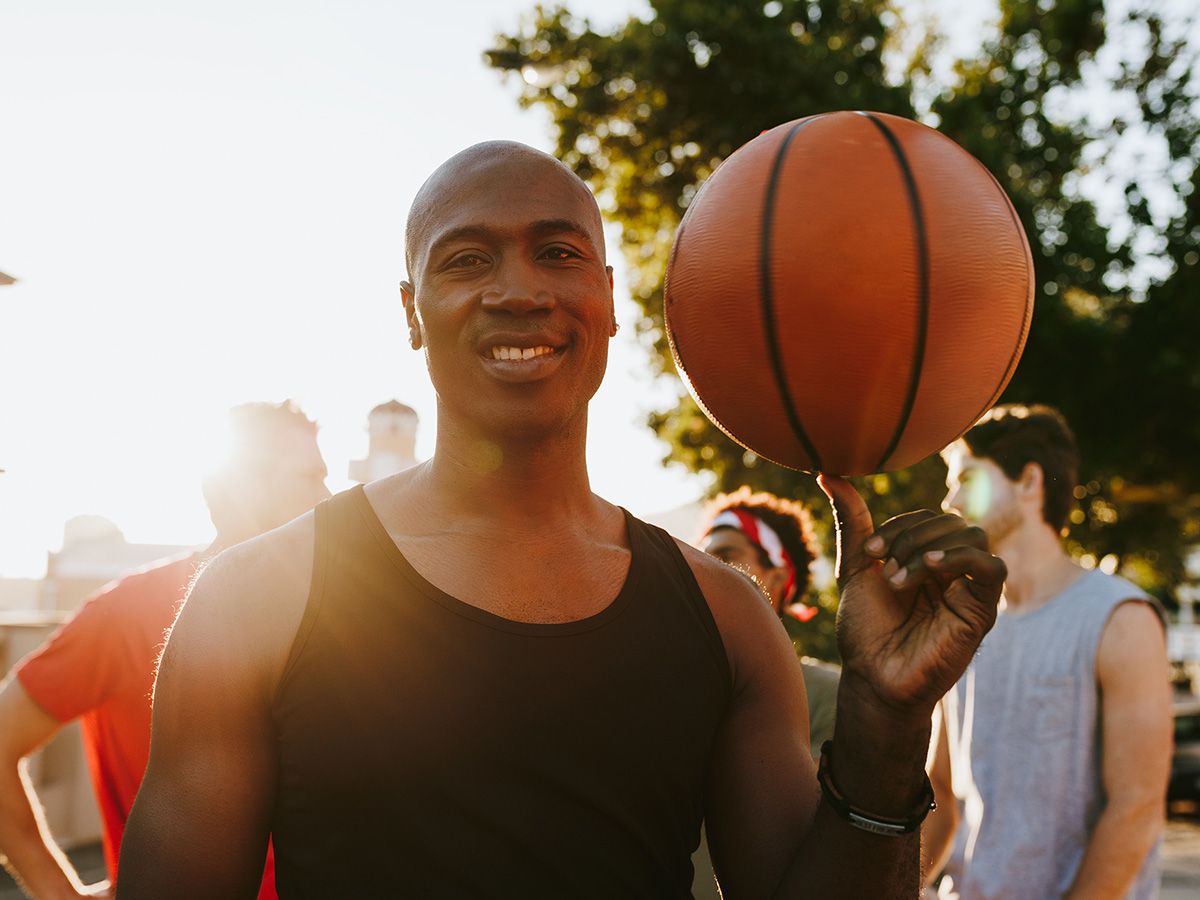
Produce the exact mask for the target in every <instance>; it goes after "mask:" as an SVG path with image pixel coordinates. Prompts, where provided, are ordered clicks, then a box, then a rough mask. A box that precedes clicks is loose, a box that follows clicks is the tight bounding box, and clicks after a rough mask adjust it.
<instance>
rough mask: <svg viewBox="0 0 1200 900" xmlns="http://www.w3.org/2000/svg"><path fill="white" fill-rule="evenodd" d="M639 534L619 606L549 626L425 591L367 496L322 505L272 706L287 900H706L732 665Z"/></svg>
mask: <svg viewBox="0 0 1200 900" xmlns="http://www.w3.org/2000/svg"><path fill="white" fill-rule="evenodd" d="M625 517H626V522H627V526H628V534H629V541H630V545H631V550H632V560H631V563H630V568H629V573H628V576H627V578H626V581H625V583H624V585H623V586H622V588H621V591H620V593H619V594H618V596H617V598H616V599H615V600H614V601H613V602H612V603H611V604H610V605H609V606H608V607H606V608H605V609H603V610H601V611H600V612H599V613H597V614H595V615H593V616H590V617H588V618H586V619H581V620H579V621H575V622H567V623H561V624H529V623H521V622H515V621H512V620H509V619H505V618H501V617H499V616H496V615H493V614H492V613H489V612H486V611H484V610H481V609H479V608H478V607H475V606H471V605H469V604H467V603H463V602H461V601H459V600H456V599H455V598H453V597H451V596H449V595H448V594H446V593H444V592H443V591H440V590H438V589H437V588H436V587H434V586H433V585H432V584H430V583H429V582H428V581H426V580H425V579H424V578H422V577H421V575H419V574H418V573H417V572H416V570H415V569H413V567H412V566H411V565H409V563H408V561H407V560H406V559H405V558H404V556H403V554H401V553H400V551H399V549H398V548H397V547H396V545H395V543H394V542H393V541H392V540H391V538H390V537H389V536H388V534H387V531H386V530H385V529H384V527H383V524H382V523H381V522H380V521H379V519H378V517H377V516H376V515H375V513H374V510H373V509H372V508H371V506H370V504H369V503H368V502H367V499H366V495H365V494H364V493H363V491H362V488H361V487H357V488H353V489H351V490H349V491H346V492H345V493H342V494H339V495H337V496H336V497H334V498H332V499H331V500H328V501H326V502H325V503H322V504H321V505H320V506H318V507H317V512H316V545H315V558H314V564H313V580H312V589H311V594H310V596H309V600H308V606H307V608H306V610H305V613H304V617H303V619H302V621H301V625H300V629H299V631H298V633H297V636H296V640H295V643H294V646H293V648H292V651H291V655H290V657H289V660H288V663H287V668H286V669H285V672H284V676H283V679H282V681H281V683H280V687H279V691H278V693H277V696H276V698H275V701H274V709H273V713H274V718H275V727H276V730H277V737H278V741H279V747H278V750H279V770H278V771H279V780H278V792H277V800H276V805H275V810H274V818H273V822H272V834H273V838H274V843H275V867H276V880H277V884H278V889H279V895H280V897H281V898H284V900H291V898H305V897H320V898H343V897H345V898H370V897H413V898H421V900H435V898H471V897H503V898H508V897H512V898H523V900H524V898H543V897H544V898H556V900H562V898H576V897H579V898H588V897H596V898H600V897H603V898H636V897H646V898H669V897H690V896H691V894H690V890H691V883H692V866H691V859H690V857H691V853H692V851H693V850H694V849H695V848H696V846H697V844H698V842H699V833H700V822H701V819H702V816H703V800H704V788H705V778H706V774H707V772H706V769H707V765H708V761H709V758H710V755H711V750H712V745H713V741H714V737H715V734H716V731H717V727H718V724H719V722H720V720H721V718H722V716H723V715H724V713H725V709H726V705H727V703H728V700H729V697H730V693H731V682H730V674H729V665H728V662H727V660H726V657H725V652H724V649H723V646H722V643H721V639H720V636H719V634H718V632H717V628H716V625H715V623H714V622H713V619H712V616H711V614H710V613H709V610H708V606H707V604H706V603H705V601H704V598H703V596H702V595H701V593H700V589H699V587H698V586H697V584H696V581H695V579H694V578H693V576H692V573H691V571H690V570H689V568H688V566H687V563H686V562H685V561H684V559H683V556H682V555H681V554H680V552H679V549H678V548H677V547H676V546H675V542H674V541H673V540H672V538H671V537H670V536H669V535H667V534H666V532H664V531H662V530H661V529H658V528H655V527H653V526H651V525H647V524H646V523H644V522H641V521H639V520H637V519H635V518H634V517H633V516H631V515H629V514H628V513H626V515H625ZM584 564H586V560H580V561H579V565H584ZM490 588H491V589H492V590H496V591H501V590H503V589H504V587H503V585H492V586H490Z"/></svg>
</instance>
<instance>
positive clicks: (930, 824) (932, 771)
mask: <svg viewBox="0 0 1200 900" xmlns="http://www.w3.org/2000/svg"><path fill="white" fill-rule="evenodd" d="M928 769H929V783H930V784H931V785H933V796H934V797H935V798H936V800H937V809H935V810H934V811H933V812H931V813H930V814H929V818H927V819H926V820H925V824H924V825H923V826H922V827H921V871H922V872H923V873H924V875H925V879H924V880H925V883H926V884H929V883H930V882H931V881H933V879H934V878H936V877H937V875H938V873H939V872H940V871H941V870H942V867H943V866H944V865H946V858H947V857H948V856H949V855H950V850H951V848H952V847H953V845H954V832H955V831H957V830H958V801H957V799H956V798H955V796H954V787H953V781H952V779H951V769H950V739H949V737H948V736H947V734H946V718H945V710H944V709H943V707H942V705H941V704H940V703H939V704H938V708H937V712H936V713H935V714H934V719H933V742H932V745H931V747H930V759H929V764H928Z"/></svg>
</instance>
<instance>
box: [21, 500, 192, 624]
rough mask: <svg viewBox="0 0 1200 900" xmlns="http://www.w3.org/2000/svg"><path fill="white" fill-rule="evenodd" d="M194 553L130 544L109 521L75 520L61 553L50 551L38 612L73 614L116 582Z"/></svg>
mask: <svg viewBox="0 0 1200 900" xmlns="http://www.w3.org/2000/svg"><path fill="white" fill-rule="evenodd" d="M193 549H195V548H193V547H184V546H180V545H178V544H131V543H129V542H128V541H126V540H125V535H123V534H122V533H121V529H120V528H118V527H117V526H116V525H114V524H113V523H112V522H110V521H109V520H108V519H105V518H104V517H102V516H76V517H75V518H73V519H70V520H69V521H68V522H67V524H66V525H65V526H64V527H63V543H62V549H61V550H57V551H51V553H50V554H49V556H48V557H47V559H46V578H45V580H44V581H43V582H42V590H41V597H40V598H39V602H38V605H37V608H38V609H42V610H65V611H67V612H72V611H74V610H76V609H78V608H79V604H80V603H82V602H83V601H84V599H85V598H86V597H88V596H89V595H90V594H93V593H95V591H96V590H97V589H99V588H100V587H103V586H104V585H105V584H107V583H108V582H110V581H112V580H113V579H115V578H119V577H121V576H122V575H125V574H128V573H129V572H132V571H134V570H135V569H140V568H143V567H144V566H147V565H149V564H150V563H152V562H155V561H157V560H160V559H166V558H167V557H170V556H179V555H180V554H183V553H188V552H190V551H192V550H193Z"/></svg>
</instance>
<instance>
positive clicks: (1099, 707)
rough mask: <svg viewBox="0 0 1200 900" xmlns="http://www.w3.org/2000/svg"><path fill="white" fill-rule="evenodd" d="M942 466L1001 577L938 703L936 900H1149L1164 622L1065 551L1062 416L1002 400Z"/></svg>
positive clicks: (1167, 736)
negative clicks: (1000, 599)
mask: <svg viewBox="0 0 1200 900" xmlns="http://www.w3.org/2000/svg"><path fill="white" fill-rule="evenodd" d="M944 456H945V459H946V463H947V466H948V467H949V474H948V477H947V485H948V487H949V494H948V495H947V497H946V501H945V506H946V508H947V509H951V510H954V511H956V512H958V513H960V514H961V515H963V516H964V517H965V518H967V520H968V521H973V522H976V523H978V524H979V525H981V526H982V527H983V528H984V529H985V530H986V531H987V533H988V536H989V537H990V538H991V542H992V549H993V550H994V551H995V552H996V553H997V554H998V555H999V556H1000V557H1001V558H1002V559H1003V560H1004V561H1005V563H1006V564H1007V565H1008V583H1007V585H1006V587H1005V591H1004V605H1003V608H1002V610H1001V612H1000V615H999V618H998V619H997V622H996V627H995V628H994V629H993V631H992V632H991V633H990V634H989V635H988V637H987V639H986V640H985V641H984V643H983V646H982V648H981V649H980V651H979V655H978V657H977V658H976V659H975V661H974V662H973V663H972V664H971V667H970V668H969V669H968V670H967V673H966V675H965V676H964V678H963V679H962V680H961V681H960V682H959V683H958V685H957V686H956V687H955V689H954V690H953V691H951V692H950V693H949V694H948V695H947V696H946V698H945V700H944V701H943V702H942V704H941V706H940V709H941V727H940V728H939V737H938V741H937V745H936V751H935V753H934V759H933V764H932V771H931V778H932V780H933V782H934V784H935V786H936V785H941V786H942V788H941V790H939V792H938V796H939V807H938V811H937V812H936V813H935V814H934V815H933V816H931V817H930V819H929V820H928V821H927V822H926V829H925V830H926V841H927V844H928V846H927V853H928V856H929V860H930V862H931V863H933V864H936V863H937V862H938V861H940V860H941V858H942V857H943V856H944V855H945V854H946V852H947V851H948V850H949V849H950V843H951V837H952V836H953V849H952V852H951V856H950V861H949V863H948V865H947V866H946V875H945V877H944V878H943V884H942V886H941V896H943V897H959V898H963V900H968V898H988V897H1001V896H1003V897H1005V898H1015V900H1019V898H1026V897H1028V898H1045V897H1072V898H1085V897H1086V898H1089V900H1090V898H1105V897H1130V898H1143V897H1153V896H1156V894H1157V890H1158V875H1159V850H1160V839H1161V836H1162V830H1163V798H1164V796H1165V795H1166V793H1165V792H1166V785H1167V776H1168V769H1169V763H1170V745H1171V709H1170V688H1169V685H1168V681H1167V659H1166V648H1165V643H1164V635H1163V625H1162V621H1161V620H1160V618H1159V616H1158V614H1157V612H1156V610H1155V607H1154V605H1153V604H1152V602H1151V600H1150V598H1148V597H1147V596H1146V595H1145V594H1144V593H1143V592H1142V591H1140V590H1138V589H1137V588H1136V587H1134V586H1133V585H1132V584H1130V583H1129V582H1127V581H1125V580H1124V579H1121V578H1116V577H1113V576H1111V575H1106V574H1103V573H1102V572H1100V571H1098V570H1094V569H1093V570H1090V571H1085V570H1084V569H1082V568H1080V567H1079V566H1078V565H1077V564H1076V563H1075V562H1074V561H1073V560H1072V559H1071V558H1070V557H1069V556H1068V555H1067V553H1066V552H1065V550H1064V549H1063V545H1062V540H1061V534H1062V532H1063V528H1064V526H1065V525H1066V522H1067V517H1068V515H1069V513H1070V509H1071V503H1072V492H1073V491H1074V489H1075V485H1076V484H1077V470H1078V465H1079V460H1078V452H1077V450H1076V446H1075V439H1074V437H1073V436H1072V434H1071V431H1070V429H1069V427H1068V426H1067V423H1066V421H1065V420H1064V419H1063V418H1062V416H1061V415H1060V414H1059V413H1058V412H1057V411H1056V410H1054V409H1051V408H1049V407H1046V406H1032V407H1026V406H1003V407H998V408H997V409H995V410H993V411H992V412H990V413H989V414H988V415H986V416H985V417H984V418H983V419H982V420H981V421H980V422H979V424H977V425H976V426H975V427H974V428H972V429H971V430H970V431H968V432H967V433H966V435H965V436H964V437H963V438H962V439H961V440H959V441H958V442H956V443H955V444H953V445H951V446H950V448H948V449H947V450H946V451H944ZM942 796H946V797H948V798H949V797H953V798H954V801H957V802H953V801H951V802H945V803H942V802H940V798H941V797H942ZM960 808H961V821H958V819H959V815H960V812H959V810H960ZM936 869H937V866H936V865H930V870H931V874H935V873H936Z"/></svg>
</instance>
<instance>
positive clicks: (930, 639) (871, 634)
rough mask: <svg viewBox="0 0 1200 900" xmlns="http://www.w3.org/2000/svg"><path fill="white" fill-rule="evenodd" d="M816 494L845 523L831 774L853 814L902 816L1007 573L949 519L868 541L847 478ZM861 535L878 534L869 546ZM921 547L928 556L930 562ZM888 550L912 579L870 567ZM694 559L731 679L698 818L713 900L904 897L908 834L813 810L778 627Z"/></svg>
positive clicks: (913, 850) (727, 580) (889, 529)
mask: <svg viewBox="0 0 1200 900" xmlns="http://www.w3.org/2000/svg"><path fill="white" fill-rule="evenodd" d="M824 484H825V485H826V487H827V489H829V490H831V491H833V492H834V494H835V495H836V498H837V499H836V503H835V508H837V509H838V510H839V519H840V521H841V522H843V523H844V525H843V526H840V528H839V586H840V588H841V594H842V602H841V608H840V610H839V614H838V633H839V645H840V648H841V650H842V655H843V660H844V663H845V666H844V668H843V672H842V679H841V682H840V685H839V689H838V710H837V724H836V726H835V738H834V744H835V753H834V760H833V776H834V779H835V781H836V782H837V784H838V786H839V787H840V788H841V789H842V790H843V791H844V792H845V795H846V796H847V797H848V798H849V799H850V800H851V802H853V803H854V804H855V805H857V806H858V807H860V808H862V809H866V810H870V811H871V812H874V813H876V814H878V815H880V816H886V817H893V818H904V817H906V816H907V815H909V814H910V813H911V812H912V807H913V806H914V805H915V803H916V802H917V799H918V798H919V797H920V795H921V790H922V787H923V785H924V779H925V773H924V768H925V760H926V756H927V753H928V749H929V730H930V720H931V716H932V713H933V707H934V705H935V704H936V702H937V700H938V699H939V698H940V697H941V695H942V693H944V692H945V690H947V689H948V688H949V687H950V686H951V685H952V684H953V683H954V682H955V681H956V680H957V679H958V677H959V675H961V672H962V669H965V667H966V664H967V663H968V662H969V661H970V658H971V656H972V655H973V654H974V651H975V649H976V648H977V646H978V643H979V641H980V640H981V639H982V637H983V634H984V633H985V632H986V631H987V628H988V627H990V625H991V622H992V621H994V618H995V603H996V600H997V599H998V597H999V591H1000V586H1001V585H1002V583H1003V576H1004V566H1003V563H1002V562H1000V561H999V560H998V559H996V558H995V557H993V556H991V555H990V554H988V553H987V552H986V551H985V550H983V549H981V545H984V544H985V543H986V538H984V537H983V535H982V534H981V533H976V531H975V530H972V529H969V528H966V527H965V526H964V523H962V520H961V519H958V518H957V517H954V516H938V515H937V514H935V513H928V512H926V513H921V514H914V516H915V517H903V518H902V520H901V519H898V520H893V521H892V522H891V523H888V524H887V525H884V526H883V527H882V528H881V529H880V531H879V532H878V533H875V532H874V530H873V528H872V525H871V522H870V513H869V512H868V511H867V509H866V506H865V504H864V503H863V502H862V499H861V498H860V497H858V495H857V494H856V493H855V492H854V490H853V488H852V487H851V486H850V485H849V484H848V483H846V482H844V481H841V480H832V481H831V480H828V479H826V480H825V482H824ZM872 535H875V536H878V537H879V538H880V540H879V541H878V542H871V543H870V544H868V538H870V537H871V536H872ZM931 539H932V540H933V544H930V543H929V541H930V540H931ZM868 546H870V547H872V549H873V552H874V553H875V554H876V555H875V556H871V555H870V554H869V553H868V552H867V550H866V548H867V547H868ZM934 547H936V548H937V549H939V550H941V555H940V556H939V555H937V554H935V556H933V557H927V556H926V552H927V551H929V550H931V549H932V548H934ZM892 554H895V555H896V558H897V560H898V561H899V564H900V566H903V567H904V568H905V570H906V572H907V573H908V574H909V578H908V580H907V581H903V582H901V584H902V586H901V587H897V588H895V589H889V588H888V587H887V585H886V583H885V582H884V579H883V576H882V571H883V570H884V565H883V562H882V560H883V558H885V557H890V556H891V555H892ZM699 556H703V554H699V553H698V551H694V552H693V553H691V554H689V556H688V558H689V561H690V562H691V564H692V568H693V572H694V573H695V574H696V577H697V581H698V582H699V584H700V587H701V590H702V591H703V592H704V594H705V596H706V598H707V599H708V600H709V605H710V609H712V611H713V616H714V619H715V620H716V622H717V627H718V629H719V631H720V633H721V637H722V640H723V642H724V645H725V649H726V655H727V657H728V659H729V665H730V669H731V673H732V676H733V698H732V700H731V703H730V710H729V712H728V713H727V715H726V718H725V721H724V722H723V723H722V728H721V731H720V733H719V734H718V736H717V740H716V744H715V747H714V757H713V763H712V767H711V771H712V775H711V777H710V784H709V792H708V798H707V810H706V821H707V824H708V829H709V832H708V833H709V847H710V849H711V851H712V856H713V862H714V865H715V868H716V872H717V876H718V880H719V881H720V883H721V888H722V891H723V894H724V896H725V897H727V898H729V900H746V898H751V900H758V898H766V897H782V898H791V897H822V898H838V897H846V898H860V897H872V898H880V900H886V898H893V897H895V898H901V897H904V898H911V897H913V896H916V894H917V893H918V892H919V888H920V850H919V843H920V842H919V835H918V834H916V833H914V834H910V835H906V836H902V837H887V836H880V835H876V834H871V833H868V832H866V831H862V830H860V829H858V828H855V827H853V826H851V825H850V824H849V823H847V822H846V821H844V820H843V819H842V818H841V817H840V816H839V815H838V814H837V813H836V812H834V810H833V809H832V807H830V806H829V804H828V803H826V802H823V801H822V799H821V795H820V791H819V788H818V785H817V780H816V777H815V771H814V770H815V766H814V763H813V760H812V758H811V756H809V754H808V735H807V727H806V726H807V721H806V720H807V711H806V709H805V702H804V693H803V681H802V678H801V675H800V671H799V666H798V665H797V664H796V659H795V656H794V654H793V652H792V650H791V647H790V646H789V644H788V642H787V639H786V636H785V634H784V632H783V629H781V628H780V627H779V623H778V621H776V620H775V619H774V617H773V616H771V615H770V610H769V609H767V608H766V607H765V606H764V605H763V604H762V603H761V602H758V603H755V602H753V598H754V597H755V596H756V595H755V588H754V587H753V585H752V584H750V583H749V582H746V581H745V579H743V578H741V576H738V575H736V574H735V573H733V572H731V571H729V570H728V569H727V568H726V567H724V566H719V568H718V564H717V563H716V562H715V561H712V560H709V561H708V563H707V564H705V563H702V562H701V561H700V560H699V559H698V557H699ZM888 572H889V574H891V570H890V569H889V570H888ZM964 579H965V580H966V581H970V582H971V583H970V585H966V584H964V583H963V582H964ZM935 583H936V585H935Z"/></svg>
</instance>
